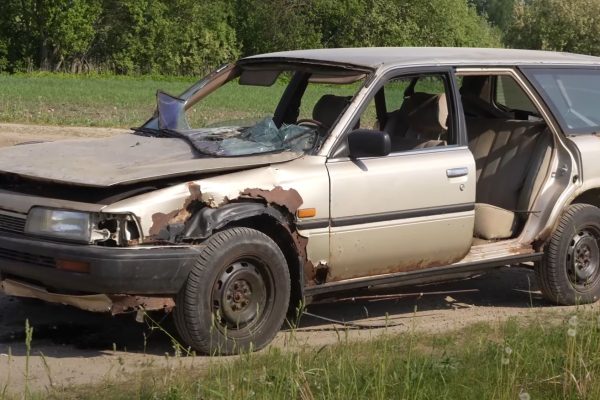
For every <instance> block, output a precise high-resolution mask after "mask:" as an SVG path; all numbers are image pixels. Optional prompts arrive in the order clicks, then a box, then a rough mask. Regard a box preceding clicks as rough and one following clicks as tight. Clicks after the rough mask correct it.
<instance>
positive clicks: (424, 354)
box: [53, 312, 600, 400]
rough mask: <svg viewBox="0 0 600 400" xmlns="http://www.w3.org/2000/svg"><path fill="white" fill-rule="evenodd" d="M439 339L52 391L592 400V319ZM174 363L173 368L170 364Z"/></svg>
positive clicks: (397, 340)
mask: <svg viewBox="0 0 600 400" xmlns="http://www.w3.org/2000/svg"><path fill="white" fill-rule="evenodd" d="M535 318H536V319H535V320H529V321H522V320H521V321H517V320H511V321H508V322H506V323H503V324H498V325H490V324H476V325H472V326H470V327H467V328H463V329H461V330H458V331H453V332H450V333H445V334H437V335H424V334H418V333H407V334H402V335H396V336H392V335H390V336H384V337H382V338H379V339H375V340H372V341H369V342H353V343H349V342H347V341H346V340H345V333H344V331H343V330H342V331H340V332H339V337H340V340H339V344H337V345H333V346H324V347H321V348H308V349H305V350H300V351H293V350H289V351H288V350H286V351H281V350H278V349H276V348H272V349H271V350H268V351H266V352H262V353H255V354H248V355H244V356H242V357H240V358H238V359H235V360H233V361H232V360H229V361H223V360H221V361H218V362H214V363H211V364H209V367H208V368H207V370H200V371H198V370H194V369H185V368H184V369H175V370H170V369H164V370H157V371H153V372H152V371H148V370H140V371H139V374H138V375H137V376H135V377H131V378H129V379H128V380H127V382H125V383H110V382H109V383H103V384H99V385H97V386H94V387H85V388H69V389H68V390H67V391H58V392H56V393H54V394H53V396H54V397H55V398H61V399H63V398H67V399H69V398H86V399H87V398H89V399H104V398H111V399H130V398H136V399H172V400H178V399H186V400H187V399H253V398H256V399H340V400H342V399H344V400H345V399H501V400H508V399H517V400H528V399H545V400H548V399H590V400H592V399H599V398H600V382H599V380H600V316H599V315H598V314H597V313H589V312H588V313H581V314H579V315H578V316H576V317H573V316H570V315H566V316H565V315H564V314H563V315H562V316H561V315H560V314H552V315H550V314H547V313H546V314H538V316H537V317H535ZM176 364H177V363H176V361H175V362H174V365H176Z"/></svg>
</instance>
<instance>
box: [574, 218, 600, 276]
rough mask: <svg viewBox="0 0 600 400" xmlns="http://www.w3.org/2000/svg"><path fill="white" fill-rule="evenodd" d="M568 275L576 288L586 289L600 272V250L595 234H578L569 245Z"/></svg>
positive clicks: (586, 231)
mask: <svg viewBox="0 0 600 400" xmlns="http://www.w3.org/2000/svg"><path fill="white" fill-rule="evenodd" d="M567 261H568V263H567V265H568V274H569V279H570V280H571V283H573V284H574V285H575V286H579V287H586V286H588V285H589V284H590V283H592V282H593V281H594V280H595V278H596V277H597V275H598V272H599V271H600V248H599V246H598V239H597V236H596V235H595V234H594V232H590V231H588V230H583V231H581V232H579V233H577V234H576V235H575V236H574V237H573V240H571V243H570V245H569V251H568V256H567Z"/></svg>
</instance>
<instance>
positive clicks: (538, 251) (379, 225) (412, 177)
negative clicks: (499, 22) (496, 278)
mask: <svg viewBox="0 0 600 400" xmlns="http://www.w3.org/2000/svg"><path fill="white" fill-rule="evenodd" d="M241 91H252V92H248V93H252V96H254V97H252V98H253V99H254V101H253V102H252V103H253V104H243V110H242V109H240V110H241V111H240V112H238V113H231V115H226V114H227V113H226V112H224V113H216V114H214V113H213V114H211V113H207V112H206V104H216V103H218V102H226V103H227V104H229V106H230V107H229V109H232V108H235V105H236V104H238V105H240V107H241V106H242V105H241V104H240V101H242V100H243V99H248V96H240V95H239V93H241ZM241 99H242V100H241ZM599 100H600V58H595V57H590V56H584V55H576V54H567V53H555V52H541V51H527V50H508V49H473V48H351V49H319V50H298V51H286V52H279V53H271V54H264V55H257V56H251V57H247V58H243V59H241V60H239V61H237V62H235V63H231V64H228V65H224V66H222V67H220V68H218V69H217V70H215V71H214V72H212V73H210V74H209V75H208V76H206V77H205V78H203V79H201V80H200V81H199V82H198V83H196V84H194V85H192V86H191V87H190V88H189V89H188V90H186V91H185V92H183V93H182V94H180V95H179V96H172V95H169V94H167V93H163V92H160V91H159V92H157V107H156V111H155V113H154V115H153V116H152V117H151V118H150V119H149V120H148V121H147V122H145V123H144V124H143V125H142V126H140V127H138V128H135V129H133V131H132V132H131V133H127V134H122V135H117V136H113V137H110V138H102V139H72V140H64V141H54V142H42V143H31V144H25V145H19V146H13V147H10V148H5V149H1V150H0V280H1V288H2V291H3V292H4V293H5V294H6V295H11V296H18V297H32V298H37V299H41V300H44V301H47V302H54V303H62V304H67V305H71V306H75V307H79V308H82V309H84V310H89V311H96V312H107V313H113V314H119V313H125V312H146V311H148V312H150V311H153V310H164V311H165V312H172V315H173V318H174V321H175V326H176V328H177V331H178V333H179V335H180V337H181V339H182V341H183V342H184V344H185V346H189V347H190V348H192V349H194V350H196V351H199V352H202V353H210V354H234V353H239V352H241V351H246V350H249V349H250V350H256V349H260V348H262V347H264V346H266V345H267V344H268V343H269V342H270V341H271V340H272V339H273V338H274V336H275V335H276V334H277V332H278V331H279V330H280V329H281V327H282V325H283V324H284V321H285V320H286V315H288V313H289V312H290V310H293V309H295V308H296V307H297V306H298V305H299V304H300V303H301V302H302V303H304V304H306V303H308V302H310V301H311V299H314V298H318V297H319V296H321V297H322V296H328V295H331V294H332V293H336V292H341V291H345V292H347V291H353V290H358V289H362V288H368V287H374V286H379V285H392V284H393V285H398V286H401V285H409V284H410V285H413V284H423V283H429V282H433V281H443V280H450V279H457V278H466V277H470V276H473V275H475V274H480V273H482V272H485V271H488V270H490V269H492V268H498V267H502V266H507V265H515V264H522V265H528V266H530V267H531V268H535V270H536V272H537V276H538V278H539V284H540V286H541V290H542V293H543V295H544V296H545V297H546V298H547V299H548V300H550V301H551V302H553V303H556V304H577V303H591V302H595V301H596V300H597V299H598V296H599V295H600V247H599V244H598V241H599V239H600V209H599V208H598V207H600V137H599V136H598V132H600V112H599V111H598V110H597V104H598V102H599ZM210 102H213V103H210Z"/></svg>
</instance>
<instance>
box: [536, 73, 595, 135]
mask: <svg viewBox="0 0 600 400" xmlns="http://www.w3.org/2000/svg"><path fill="white" fill-rule="evenodd" d="M526 74H527V75H528V77H530V79H531V80H533V81H534V83H535V84H536V86H537V87H538V89H539V90H540V92H541V94H542V96H543V98H544V100H545V101H546V102H547V103H548V104H549V106H550V107H551V108H552V111H553V113H554V114H555V115H556V117H557V118H558V120H559V123H560V124H561V127H562V128H563V130H564V131H566V132H568V133H584V132H597V131H600V112H599V106H598V104H600V71H599V70H592V69H589V70H588V69H580V68H573V69H566V68H565V69H563V68H560V69H555V68H550V69H540V68H532V69H527V70H526Z"/></svg>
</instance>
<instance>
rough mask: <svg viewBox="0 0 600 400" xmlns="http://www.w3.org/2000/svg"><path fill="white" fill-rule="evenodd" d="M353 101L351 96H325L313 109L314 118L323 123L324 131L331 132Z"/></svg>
mask: <svg viewBox="0 0 600 400" xmlns="http://www.w3.org/2000/svg"><path fill="white" fill-rule="evenodd" d="M351 100H352V97H351V96H336V95H333V94H326V95H323V96H322V97H321V98H320V99H319V101H317V103H316V104H315V106H314V108H313V112H312V118H313V119H314V120H316V121H319V122H320V123H322V124H323V127H324V128H323V129H324V130H329V129H330V128H331V127H332V126H333V124H334V123H335V121H337V119H338V118H339V116H340V115H341V114H342V112H343V111H344V110H345V109H346V107H347V106H348V104H350V101H351Z"/></svg>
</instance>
